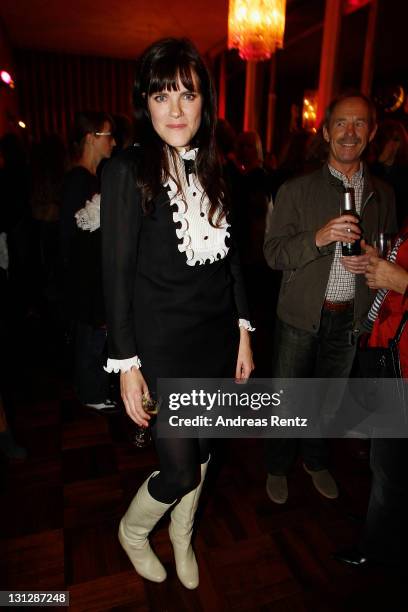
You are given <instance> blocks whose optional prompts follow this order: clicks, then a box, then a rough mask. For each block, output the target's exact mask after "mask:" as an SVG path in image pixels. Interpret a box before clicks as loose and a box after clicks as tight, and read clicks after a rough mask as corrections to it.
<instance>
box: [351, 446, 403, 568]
mask: <svg viewBox="0 0 408 612" xmlns="http://www.w3.org/2000/svg"><path fill="white" fill-rule="evenodd" d="M407 459H408V440H407V439H392V438H389V439H380V438H374V439H373V440H372V441H371V455H370V463H371V470H372V473H373V480H372V484H371V492H370V500H369V504H368V512H367V518H366V524H365V528H364V533H363V537H362V541H361V545H360V547H361V550H362V552H363V553H364V554H366V555H367V556H368V557H370V558H372V559H375V560H377V561H382V562H384V563H392V562H405V563H407V561H406V554H407V546H408V523H407V516H408V480H407V467H406V466H407Z"/></svg>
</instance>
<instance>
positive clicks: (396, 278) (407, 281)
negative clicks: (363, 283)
mask: <svg viewBox="0 0 408 612" xmlns="http://www.w3.org/2000/svg"><path fill="white" fill-rule="evenodd" d="M365 276H366V279H367V285H368V286H369V287H370V289H391V290H392V291H396V292H397V293H401V294H404V293H405V291H406V289H407V286H408V272H407V271H406V270H404V268H402V267H401V266H399V265H398V264H395V263H391V261H386V260H385V259H380V258H379V257H370V261H369V264H368V266H367V271H366V275H365Z"/></svg>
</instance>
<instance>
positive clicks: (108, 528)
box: [0, 325, 408, 612]
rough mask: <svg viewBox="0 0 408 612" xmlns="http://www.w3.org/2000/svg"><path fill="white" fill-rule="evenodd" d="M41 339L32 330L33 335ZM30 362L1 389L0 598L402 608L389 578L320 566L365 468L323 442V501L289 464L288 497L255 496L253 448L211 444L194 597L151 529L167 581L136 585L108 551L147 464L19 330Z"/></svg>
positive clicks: (149, 456) (117, 604) (38, 342)
mask: <svg viewBox="0 0 408 612" xmlns="http://www.w3.org/2000/svg"><path fill="white" fill-rule="evenodd" d="M40 332H41V333H40ZM30 334H31V335H30V337H29V340H30V342H31V352H30V359H29V360H28V362H26V363H25V364H24V365H23V366H22V367H21V369H20V370H19V371H15V370H14V373H13V375H12V380H11V384H9V388H8V392H7V394H6V395H7V402H8V405H9V409H10V408H11V409H12V411H13V413H14V415H15V416H14V428H15V431H16V432H17V434H18V438H19V441H20V442H21V443H22V444H23V445H25V446H26V447H27V449H28V451H29V458H28V460H27V461H26V462H25V463H22V464H11V465H9V464H8V463H6V462H5V461H4V460H0V477H1V483H2V489H1V494H0V512H1V521H0V531H1V533H0V537H1V544H0V545H1V550H0V588H1V589H3V590H10V589H24V590H30V589H35V590H45V589H47V590H60V589H61V590H64V589H66V590H69V592H70V598H71V606H70V609H72V610H83V611H102V610H114V611H125V610H126V611H135V612H136V611H154V612H156V611H157V612H173V611H174V612H176V611H177V612H182V611H194V612H201V611H203V612H207V611H208V612H210V611H211V612H213V611H214V612H218V611H219V612H229V611H234V612H249V611H254V612H255V611H257V612H269V611H270V612H284V611H285V612H304V611H308V612H323V611H324V612H325V611H331V612H336V611H347V612H351V611H354V610H356V611H357V610H358V611H360V612H361V611H362V612H365V611H368V610H370V611H371V610H381V611H382V612H384V611H387V612H388V611H389V612H395V611H397V610H401V611H402V610H404V611H406V610H407V609H408V604H407V601H406V599H405V601H404V598H406V593H405V592H404V589H403V588H402V587H401V583H400V581H399V578H398V577H396V576H393V575H388V574H385V573H384V571H383V570H381V569H379V570H375V571H368V572H358V571H357V572H355V571H352V570H349V569H348V568H344V567H342V566H341V565H339V564H338V563H337V562H335V561H333V560H331V558H330V554H331V553H332V552H333V550H335V549H336V548H337V547H339V546H344V545H347V544H349V543H352V542H353V541H354V540H355V539H356V538H357V535H358V530H359V526H358V525H357V524H356V523H353V522H352V521H351V520H350V518H349V517H348V515H349V514H350V513H351V512H353V513H363V512H364V509H365V505H366V501H367V495H368V490H369V469H368V465H367V462H366V461H364V460H361V459H358V458H356V457H355V456H354V455H353V454H352V452H351V450H352V449H351V445H350V444H345V443H344V442H342V441H339V442H337V443H336V444H334V472H335V474H336V476H337V478H338V481H339V485H340V488H341V496H340V498H339V499H338V500H336V501H329V500H326V499H323V498H322V497H321V496H320V495H319V494H318V493H317V492H316V491H315V490H314V488H313V486H312V483H311V480H310V477H309V476H308V475H307V474H305V473H304V471H303V470H302V468H301V466H300V465H298V466H296V469H295V470H294V472H293V474H292V475H291V477H290V481H289V487H290V499H289V501H288V503H287V504H285V505H284V506H277V505H274V504H273V503H272V502H270V501H269V499H268V498H267V497H266V495H265V491H264V485H265V467H264V461H263V449H262V444H261V442H258V441H254V440H229V441H222V440H221V441H217V444H216V447H215V448H214V460H213V461H212V465H211V469H210V470H209V477H208V481H207V484H206V487H205V489H204V493H203V496H202V504H201V506H200V511H199V514H198V520H197V531H196V537H195V548H196V551H197V556H198V560H199V566H200V586H199V588H198V589H197V590H195V591H188V590H187V589H185V588H184V587H183V586H182V585H181V584H180V583H179V581H178V579H177V576H176V574H175V569H174V563H173V559H172V551H171V546H170V543H169V539H168V534H167V528H166V526H167V521H166V520H162V521H161V522H160V523H159V525H158V527H157V528H156V529H155V531H154V534H153V537H152V540H153V543H154V546H155V549H156V551H157V553H158V555H159V556H160V558H161V559H162V560H163V562H164V564H165V566H166V568H167V570H168V574H169V576H168V579H167V580H166V582H165V583H162V584H159V585H157V584H153V583H149V582H147V581H144V580H143V579H141V578H140V577H139V576H138V575H137V574H136V573H135V572H134V571H133V569H132V567H131V565H130V562H129V561H128V559H127V557H126V556H125V554H124V553H123V551H122V549H121V548H120V546H119V544H118V541H117V537H116V532H117V527H118V522H119V519H120V517H121V515H122V514H123V512H124V511H125V509H126V507H127V505H128V503H129V501H130V500H131V498H132V496H133V495H134V493H135V490H136V489H137V487H138V486H139V485H140V484H141V483H142V482H143V480H144V479H145V478H146V476H147V475H148V474H149V473H150V472H151V471H152V469H154V468H155V466H156V460H155V454H154V450H153V448H148V449H146V450H137V449H135V448H134V447H133V446H132V445H131V444H130V443H129V439H128V423H127V420H126V418H125V417H123V416H111V417H104V416H100V415H98V414H94V413H92V412H91V411H88V410H86V409H84V408H83V407H82V406H80V405H79V404H78V403H77V401H76V400H75V398H74V396H73V394H72V391H71V389H70V387H69V384H68V382H67V380H68V377H67V376H66V374H65V370H64V367H63V362H62V361H61V359H60V350H61V347H60V346H59V344H58V342H56V341H55V340H54V339H52V338H48V339H47V337H46V335H45V338H46V339H45V340H44V335H43V327H41V326H40V327H38V325H37V327H36V328H35V329H34V330H31V332H30Z"/></svg>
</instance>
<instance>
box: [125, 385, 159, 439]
mask: <svg viewBox="0 0 408 612" xmlns="http://www.w3.org/2000/svg"><path fill="white" fill-rule="evenodd" d="M160 405H161V398H160V397H158V396H157V394H156V393H154V392H151V393H149V395H147V394H144V395H143V396H142V407H143V410H144V411H145V412H147V414H150V416H151V417H152V418H151V419H150V421H149V425H148V426H147V427H142V426H141V425H137V426H136V429H135V431H134V434H133V435H132V443H133V445H134V446H136V447H137V448H146V446H149V444H150V442H151V441H152V435H151V431H150V426H151V425H152V421H154V419H155V417H156V415H157V414H158V412H159V410H160Z"/></svg>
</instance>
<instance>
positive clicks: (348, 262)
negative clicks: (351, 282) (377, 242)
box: [341, 240, 377, 274]
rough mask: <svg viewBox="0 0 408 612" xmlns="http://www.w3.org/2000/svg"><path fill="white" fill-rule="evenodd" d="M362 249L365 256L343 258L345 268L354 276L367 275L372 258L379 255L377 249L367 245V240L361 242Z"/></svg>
mask: <svg viewBox="0 0 408 612" xmlns="http://www.w3.org/2000/svg"><path fill="white" fill-rule="evenodd" d="M361 248H362V250H363V251H364V255H351V256H349V257H342V258H341V263H342V264H343V266H344V267H345V268H346V270H347V271H348V272H351V273H352V274H365V273H366V270H367V266H368V262H369V260H370V257H372V256H376V255H377V249H375V248H374V247H372V246H370V245H369V244H367V243H366V241H365V240H362V241H361Z"/></svg>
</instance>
